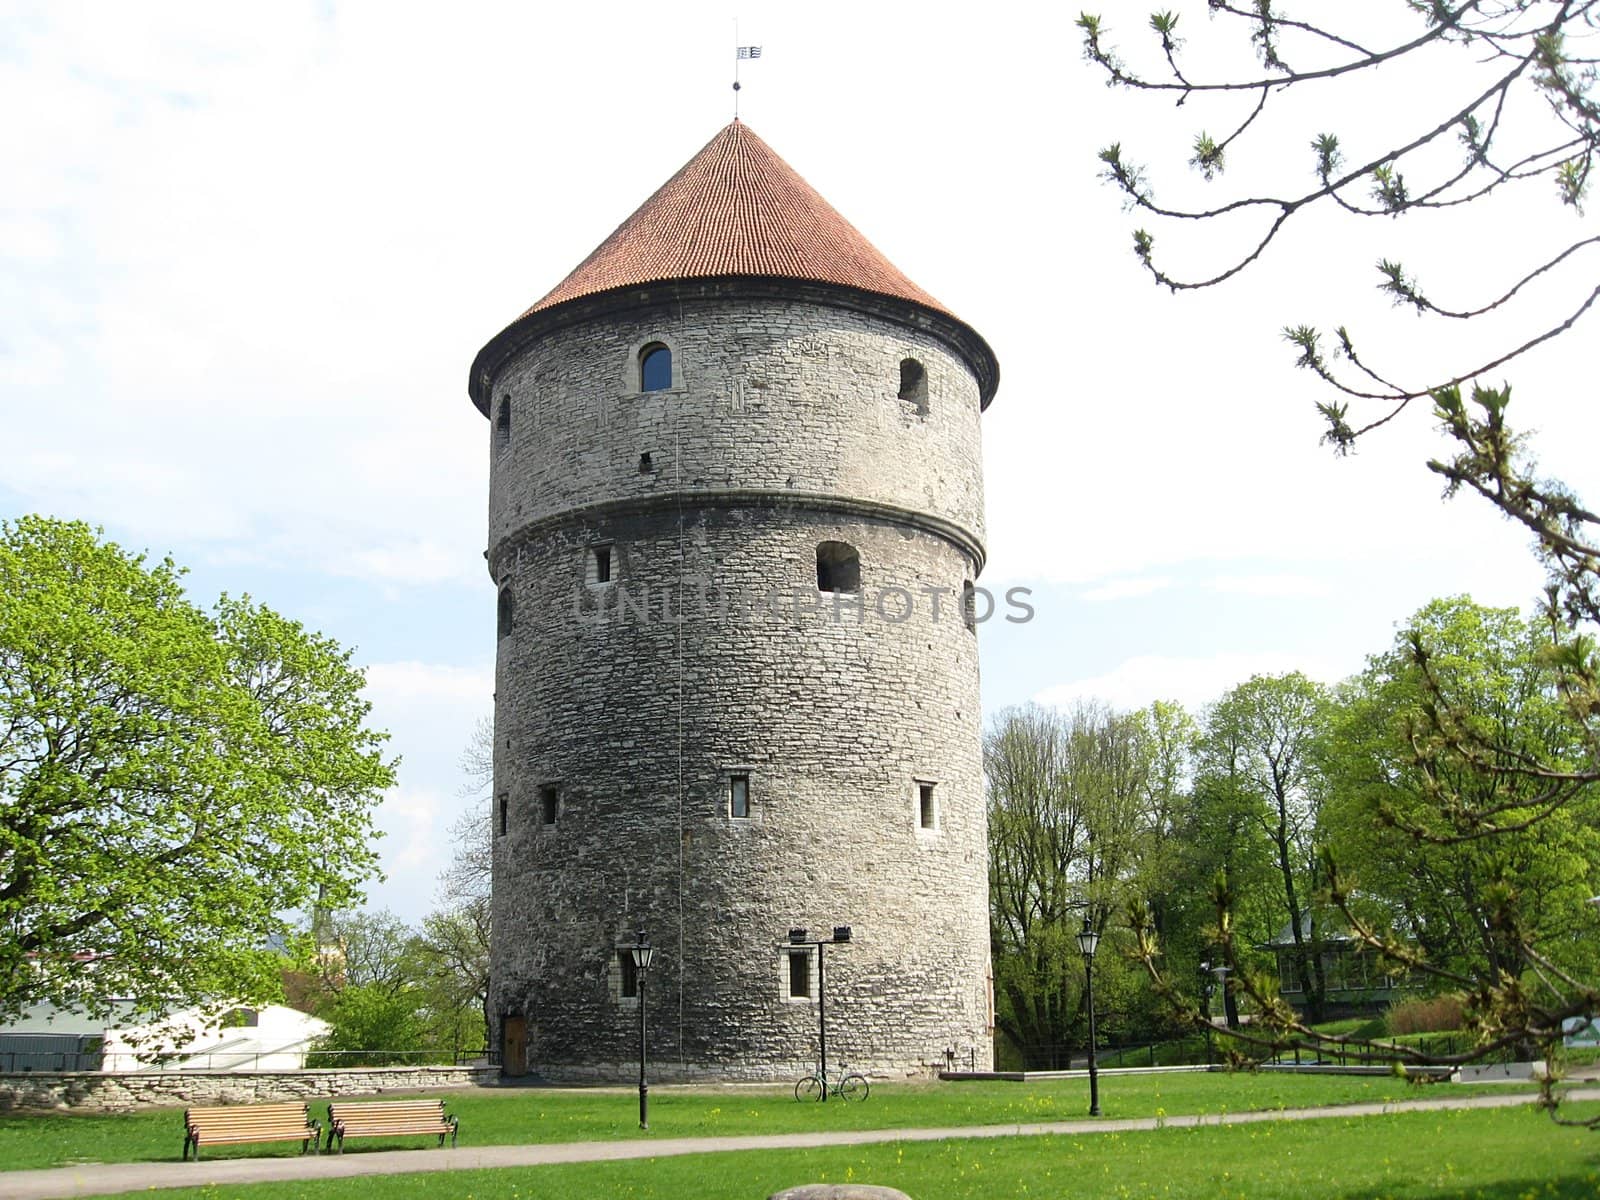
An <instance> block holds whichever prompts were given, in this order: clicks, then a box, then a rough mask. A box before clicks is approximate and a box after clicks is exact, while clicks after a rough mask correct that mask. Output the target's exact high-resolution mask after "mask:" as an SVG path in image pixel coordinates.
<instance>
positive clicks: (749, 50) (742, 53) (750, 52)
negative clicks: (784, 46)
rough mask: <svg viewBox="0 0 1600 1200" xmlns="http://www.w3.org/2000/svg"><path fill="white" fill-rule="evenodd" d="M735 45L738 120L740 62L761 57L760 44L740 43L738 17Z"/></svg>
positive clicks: (734, 108)
mask: <svg viewBox="0 0 1600 1200" xmlns="http://www.w3.org/2000/svg"><path fill="white" fill-rule="evenodd" d="M733 45H734V55H733V119H734V120H735V121H737V120H738V119H739V64H740V63H742V62H743V61H744V60H745V59H747V58H760V57H761V47H760V46H741V45H739V21H738V18H737V17H736V18H734V22H733Z"/></svg>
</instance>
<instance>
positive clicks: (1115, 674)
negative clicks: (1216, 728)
mask: <svg viewBox="0 0 1600 1200" xmlns="http://www.w3.org/2000/svg"><path fill="white" fill-rule="evenodd" d="M1360 665H1361V664H1360V663H1348V664H1341V663H1335V662H1332V661H1330V660H1322V659H1316V658H1308V657H1306V656H1305V655H1303V654H1296V653H1291V652H1274V651H1262V652H1241V653H1218V654H1211V655H1196V656H1194V657H1174V656H1165V655H1154V654H1145V655H1137V656H1135V657H1133V658H1129V659H1125V660H1124V661H1122V662H1121V663H1119V664H1117V666H1116V667H1114V668H1112V669H1111V670H1110V671H1107V672H1106V673H1104V674H1103V675H1096V676H1094V677H1092V678H1089V679H1078V680H1074V681H1072V682H1071V683H1062V684H1057V685H1055V686H1054V687H1049V688H1046V689H1045V690H1044V691H1042V692H1040V693H1039V694H1038V695H1036V696H1035V697H1034V699H1035V700H1036V701H1037V702H1038V703H1040V704H1048V705H1058V706H1062V705H1069V704H1072V703H1073V702H1074V701H1077V700H1104V701H1105V702H1106V703H1108V704H1110V705H1111V706H1112V707H1113V708H1119V709H1132V708H1143V707H1144V706H1145V705H1147V704H1150V703H1152V702H1153V701H1156V700H1176V701H1178V702H1179V703H1180V704H1182V705H1184V706H1185V707H1187V708H1191V709H1192V708H1199V707H1200V706H1201V705H1204V704H1209V703H1211V701H1213V700H1215V699H1217V698H1218V697H1219V696H1221V695H1222V693H1223V692H1225V691H1227V690H1228V689H1229V688H1231V687H1233V686H1234V685H1235V684H1239V683H1243V682H1244V681H1245V680H1247V679H1249V678H1250V677H1251V676H1252V675H1280V674H1284V673H1286V672H1289V671H1300V672H1302V673H1304V674H1306V675H1309V676H1310V677H1311V678H1313V679H1317V680H1320V681H1322V682H1323V683H1333V682H1336V681H1337V680H1339V679H1341V678H1343V677H1344V676H1345V675H1347V674H1349V673H1350V672H1352V671H1354V670H1356V669H1357V668H1358V667H1359V666H1360Z"/></svg>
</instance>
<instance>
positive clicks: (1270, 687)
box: [1200, 671, 1328, 1020]
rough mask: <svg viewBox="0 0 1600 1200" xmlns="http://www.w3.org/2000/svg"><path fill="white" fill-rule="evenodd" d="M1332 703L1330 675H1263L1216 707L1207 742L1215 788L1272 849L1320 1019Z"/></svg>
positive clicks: (1311, 1008)
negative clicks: (1325, 775) (1323, 753)
mask: <svg viewBox="0 0 1600 1200" xmlns="http://www.w3.org/2000/svg"><path fill="white" fill-rule="evenodd" d="M1327 703H1328V697H1327V694H1326V691H1325V690H1324V689H1323V688H1322V687H1321V685H1319V684H1316V683H1313V682H1312V681H1311V680H1309V679H1307V678H1306V677H1305V676H1304V675H1302V674H1300V673H1299V672H1298V671H1296V672H1292V673H1290V674H1288V675H1257V676H1254V677H1253V678H1251V679H1249V680H1248V681H1246V682H1245V683H1241V684H1239V685H1238V686H1237V687H1235V688H1234V689H1233V690H1232V691H1230V692H1228V693H1227V694H1226V695H1225V696H1223V697H1222V699H1221V700H1219V701H1218V702H1217V703H1216V704H1215V705H1214V706H1213V707H1212V709H1211V712H1210V714H1209V715H1208V716H1207V718H1206V731H1205V735H1204V737H1203V738H1202V739H1201V750H1200V758H1201V763H1202V771H1203V772H1204V773H1205V775H1206V776H1207V777H1208V779H1209V780H1210V781H1212V783H1213V787H1214V789H1215V791H1216V793H1217V794H1218V795H1219V796H1225V797H1226V799H1227V802H1229V803H1230V804H1231V805H1232V806H1233V807H1234V811H1236V812H1239V813H1241V814H1242V815H1243V816H1244V817H1245V818H1246V820H1248V821H1250V822H1252V823H1253V824H1254V825H1255V826H1256V828H1257V830H1259V832H1260V834H1261V835H1262V837H1263V838H1264V839H1265V841H1266V844H1267V846H1268V847H1269V849H1270V854H1271V858H1272V864H1273V867H1274V868H1275V869H1276V872H1277V879H1278V892H1277V899H1278V901H1279V905H1278V914H1279V918H1280V919H1281V920H1282V921H1283V923H1284V925H1285V927H1286V928H1287V929H1288V930H1289V933H1290V936H1291V938H1292V939H1293V941H1294V947H1295V949H1294V962H1295V970H1296V971H1298V973H1299V976H1300V985H1301V991H1302V993H1303V994H1304V995H1305V997H1306V1005H1307V1009H1308V1012H1309V1014H1310V1016H1311V1019H1312V1020H1320V1019H1321V1018H1322V1010H1323V1004H1324V1001H1325V997H1326V993H1327V986H1326V980H1325V979H1324V977H1323V966H1322V944H1321V934H1322V920H1321V913H1320V911H1319V906H1318V905H1317V904H1316V903H1314V901H1315V900H1316V899H1317V893H1318V889H1319V887H1321V886H1322V885H1323V884H1325V882H1326V881H1325V879H1323V878H1322V877H1321V871H1320V864H1319V857H1318V854H1317V843H1318V837H1319V833H1320V819H1321V808H1322V796H1323V786H1322V779H1321V775H1320V773H1319V770H1318V758H1317V756H1318V746H1319V741H1320V739H1321V738H1322V737H1323V735H1324V733H1325V730H1326V718H1327Z"/></svg>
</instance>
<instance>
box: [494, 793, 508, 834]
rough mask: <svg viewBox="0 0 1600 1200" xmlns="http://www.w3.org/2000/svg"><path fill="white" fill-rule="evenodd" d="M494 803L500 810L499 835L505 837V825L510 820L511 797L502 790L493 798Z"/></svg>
mask: <svg viewBox="0 0 1600 1200" xmlns="http://www.w3.org/2000/svg"><path fill="white" fill-rule="evenodd" d="M495 805H496V807H497V808H498V809H499V812H500V829H499V833H500V836H501V837H505V835H506V827H507V825H509V823H510V820H511V797H510V796H508V795H506V794H505V793H504V792H501V793H500V795H499V796H498V797H497V798H496V800H495Z"/></svg>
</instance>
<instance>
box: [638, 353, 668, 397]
mask: <svg viewBox="0 0 1600 1200" xmlns="http://www.w3.org/2000/svg"><path fill="white" fill-rule="evenodd" d="M671 388H672V351H671V350H668V349H667V348H666V347H665V346H663V345H662V344H661V343H660V342H653V343H651V344H650V345H648V346H646V347H645V348H644V349H643V350H641V351H639V390H640V391H641V392H665V391H669V390H671Z"/></svg>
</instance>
